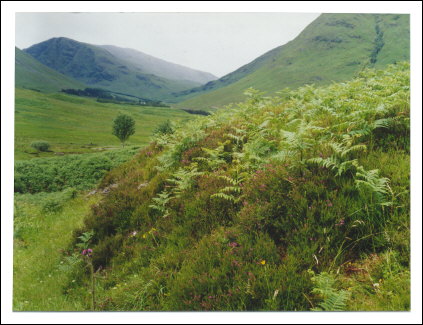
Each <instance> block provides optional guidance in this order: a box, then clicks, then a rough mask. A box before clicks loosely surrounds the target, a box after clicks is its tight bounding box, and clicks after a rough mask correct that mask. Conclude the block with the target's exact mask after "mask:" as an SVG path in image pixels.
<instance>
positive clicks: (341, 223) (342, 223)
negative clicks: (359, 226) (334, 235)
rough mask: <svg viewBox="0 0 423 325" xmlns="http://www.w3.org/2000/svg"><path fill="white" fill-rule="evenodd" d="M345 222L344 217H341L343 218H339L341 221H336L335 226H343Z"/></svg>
mask: <svg viewBox="0 0 423 325" xmlns="http://www.w3.org/2000/svg"><path fill="white" fill-rule="evenodd" d="M344 224H345V220H344V219H341V220H339V222H338V223H336V224H335V226H337V227H338V226H343V225H344Z"/></svg>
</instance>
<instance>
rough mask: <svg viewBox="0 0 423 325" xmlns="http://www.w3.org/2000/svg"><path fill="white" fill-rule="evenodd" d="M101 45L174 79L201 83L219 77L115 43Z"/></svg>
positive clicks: (145, 69) (152, 70)
mask: <svg viewBox="0 0 423 325" xmlns="http://www.w3.org/2000/svg"><path fill="white" fill-rule="evenodd" d="M100 47H102V48H104V49H106V50H107V51H109V52H110V53H111V54H113V55H114V56H115V57H117V58H119V59H121V60H124V61H127V62H130V63H131V64H133V65H134V66H136V67H138V68H139V69H140V70H141V71H143V72H144V73H151V74H154V75H156V76H159V77H163V78H167V79H172V80H186V81H192V82H196V83H199V84H205V83H207V82H209V81H212V80H216V79H217V77H216V76H214V75H212V74H211V73H208V72H203V71H199V70H194V69H191V68H188V67H184V66H182V65H179V64H175V63H171V62H167V61H165V60H161V59H158V58H155V57H154V56H151V55H148V54H145V53H142V52H140V51H137V50H134V49H129V48H122V47H117V46H114V45H101V46H100Z"/></svg>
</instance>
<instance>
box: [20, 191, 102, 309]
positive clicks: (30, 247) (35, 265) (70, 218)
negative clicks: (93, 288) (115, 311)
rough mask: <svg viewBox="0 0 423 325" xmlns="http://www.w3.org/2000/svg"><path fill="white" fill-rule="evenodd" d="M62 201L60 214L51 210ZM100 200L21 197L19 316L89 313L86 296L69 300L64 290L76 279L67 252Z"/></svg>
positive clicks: (60, 195) (65, 197)
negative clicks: (66, 267)
mask: <svg viewBox="0 0 423 325" xmlns="http://www.w3.org/2000/svg"><path fill="white" fill-rule="evenodd" d="M58 198H60V199H59V202H60V209H57V210H56V211H49V210H46V209H45V206H46V204H47V203H48V202H49V201H51V200H52V199H55V200H57V199H58ZM98 200H99V197H95V196H91V197H90V198H89V199H88V198H85V197H84V196H83V195H79V196H77V197H75V198H72V197H69V196H66V195H63V194H60V193H50V194H45V193H41V194H36V195H31V194H24V195H19V194H16V195H15V222H14V229H15V234H14V254H13V261H14V262H13V283H14V289H13V310H14V311H42V310H44V311H45V310H61V311H81V310H84V309H85V304H84V301H83V299H82V298H81V296H77V297H73V298H72V296H71V295H64V294H63V284H64V283H67V282H68V281H69V282H70V283H72V281H73V280H75V279H74V278H71V277H70V275H69V273H67V272H66V271H64V268H63V264H64V258H63V255H62V250H63V249H64V248H66V247H67V246H68V245H69V244H70V243H71V241H72V232H73V230H74V229H75V227H78V226H79V225H81V224H82V221H83V218H84V215H86V214H87V213H88V212H89V209H90V206H91V205H92V204H94V203H95V202H97V201H98ZM47 206H48V204H47Z"/></svg>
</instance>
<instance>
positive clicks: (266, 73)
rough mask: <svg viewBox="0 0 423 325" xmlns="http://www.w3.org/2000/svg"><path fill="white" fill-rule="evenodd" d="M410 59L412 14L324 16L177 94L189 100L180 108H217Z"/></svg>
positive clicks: (340, 79)
mask: <svg viewBox="0 0 423 325" xmlns="http://www.w3.org/2000/svg"><path fill="white" fill-rule="evenodd" d="M409 56H410V29H409V15H394V14H380V15H379V14H322V15H321V16H319V17H318V18H317V19H316V20H315V21H313V22H312V23H311V24H310V25H309V26H307V28H305V29H304V30H303V32H301V34H300V35H299V36H298V37H296V38H295V39H294V40H292V41H291V42H289V43H287V44H285V45H283V46H280V47H277V48H275V49H273V50H271V51H269V52H267V53H265V54H264V55H262V56H260V57H259V58H257V59H256V60H254V61H252V62H251V63H249V64H247V65H244V66H243V67H241V68H239V69H238V70H236V71H234V72H232V73H230V74H228V75H226V76H224V77H222V78H220V79H218V80H216V81H211V82H209V83H207V84H205V85H203V86H201V87H197V88H193V89H190V90H186V91H183V92H180V93H178V94H175V95H176V96H177V98H180V99H182V100H184V99H185V101H183V102H182V103H180V104H178V105H179V106H181V107H187V108H214V107H219V106H222V105H224V104H228V103H230V102H236V101H240V100H242V99H243V98H244V97H243V92H244V91H245V90H246V89H247V88H249V87H253V88H256V89H259V90H262V91H266V92H267V93H269V94H272V93H274V92H276V91H278V90H282V89H283V88H285V87H289V88H296V87H298V86H301V85H304V84H328V83H331V82H333V81H344V80H347V79H350V78H352V77H353V76H354V74H355V73H356V72H358V71H360V70H362V69H363V68H365V67H376V68H380V67H383V66H385V65H386V64H389V63H394V62H396V61H403V60H409ZM192 97H193V98H192Z"/></svg>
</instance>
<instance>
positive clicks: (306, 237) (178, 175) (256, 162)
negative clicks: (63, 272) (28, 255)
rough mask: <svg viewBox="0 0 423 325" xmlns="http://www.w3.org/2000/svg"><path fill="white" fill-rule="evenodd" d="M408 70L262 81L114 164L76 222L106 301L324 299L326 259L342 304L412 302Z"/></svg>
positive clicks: (313, 303)
mask: <svg viewBox="0 0 423 325" xmlns="http://www.w3.org/2000/svg"><path fill="white" fill-rule="evenodd" d="M408 69H409V67H408V66H407V65H401V66H399V67H398V66H397V67H391V68H390V69H389V70H388V71H382V72H374V71H370V72H367V73H366V74H363V75H361V76H360V78H359V79H357V80H354V81H351V82H348V83H344V84H334V85H332V86H330V87H327V88H319V89H315V88H313V87H303V88H300V89H299V90H298V91H296V92H292V93H290V94H289V95H288V97H287V98H284V99H282V98H274V99H272V100H265V99H263V98H261V97H260V96H258V95H257V94H254V93H252V94H251V96H250V99H249V100H248V101H247V102H245V103H243V104H242V105H240V106H239V107H238V108H234V109H228V110H220V111H218V112H217V113H216V114H215V115H212V116H211V117H208V118H204V119H198V120H196V121H195V122H193V123H192V124H190V125H187V126H185V127H182V128H180V130H179V131H177V133H176V134H174V135H173V136H171V137H161V138H157V141H156V142H153V143H152V144H151V145H150V146H149V147H148V148H146V149H145V150H143V151H142V152H141V153H140V154H139V155H138V156H137V157H136V158H134V160H132V161H131V162H128V163H126V164H124V165H122V166H120V167H119V168H117V169H115V170H113V171H111V172H110V173H109V174H108V175H107V176H106V177H105V179H104V180H103V182H102V184H101V185H100V187H104V186H106V185H108V184H111V183H117V184H118V186H117V188H116V189H114V190H112V191H111V193H110V194H109V195H108V196H107V197H106V198H105V199H104V200H102V201H101V203H100V204H99V205H96V206H95V207H94V208H93V210H92V211H91V213H90V215H89V216H88V217H87V218H86V220H85V225H84V227H83V228H82V229H81V230H79V231H78V232H77V235H78V234H80V233H82V232H84V231H90V230H94V232H95V236H94V239H93V242H92V243H91V245H90V247H92V248H93V251H94V253H93V262H94V264H95V265H96V267H99V266H102V267H103V270H102V271H101V272H100V273H99V276H101V278H102V280H101V281H99V283H98V290H97V292H98V297H97V298H98V308H99V309H101V310H309V309H310V308H312V307H315V308H316V307H321V308H324V306H325V304H324V302H327V299H326V298H327V297H326V298H325V294H324V293H323V294H322V291H318V290H316V288H317V289H318V288H319V285H317V284H316V282H315V280H313V277H311V275H310V273H314V274H318V276H317V277H318V278H319V277H320V278H322V277H324V274H325V273H324V272H329V275H328V276H329V278H330V279H331V280H330V281H329V282H327V283H326V284H325V283H323V285H326V289H328V287H330V288H329V289H330V292H331V295H332V296H334V295H335V296H337V297H339V296H340V295H341V294H342V295H343V296H344V298H342V299H340V301H338V302H339V306H338V307H337V308H340V309H349V310H408V309H409V308H410V304H409V299H410V298H409V292H410V291H409V290H410V283H409V272H408V270H409V252H410V247H409V230H410V228H409V227H410V220H409V217H410V216H409V203H410V202H409V149H410V148H409V71H408ZM376 169H377V170H378V171H376ZM169 198H170V199H169ZM76 241H77V240H76V238H75V243H76ZM71 251H72V250H71ZM75 251H77V250H75ZM309 270H310V271H311V270H312V271H313V272H310V271H309ZM75 272H77V270H75ZM88 284H89V282H88V278H87V277H85V280H84V281H83V283H81V285H80V286H78V289H79V290H80V291H79V292H87V291H86V290H87V289H86V288H87V286H88ZM313 288H314V289H315V290H313ZM319 292H320V293H319ZM323 292H325V291H323ZM326 293H327V291H326ZM326 306H327V305H326ZM86 308H87V309H89V308H90V307H89V305H88V304H86Z"/></svg>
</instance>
